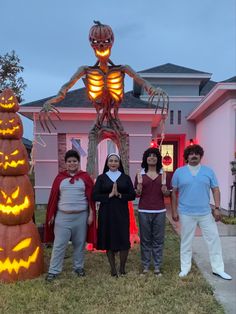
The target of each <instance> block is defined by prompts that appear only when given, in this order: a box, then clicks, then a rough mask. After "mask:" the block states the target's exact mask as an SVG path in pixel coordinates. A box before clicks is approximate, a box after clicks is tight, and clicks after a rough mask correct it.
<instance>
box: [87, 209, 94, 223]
mask: <svg viewBox="0 0 236 314" xmlns="http://www.w3.org/2000/svg"><path fill="white" fill-rule="evenodd" d="M92 222H93V212H92V211H91V210H90V211H89V215H88V220H87V224H88V225H89V226H90V225H91V224H92Z"/></svg>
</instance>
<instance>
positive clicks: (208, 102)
mask: <svg viewBox="0 0 236 314" xmlns="http://www.w3.org/2000/svg"><path fill="white" fill-rule="evenodd" d="M227 94H228V95H229V97H231V98H232V97H233V96H232V95H234V97H233V98H234V99H235V96H236V84H234V82H220V83H217V84H216V85H215V86H214V87H213V88H212V90H211V91H210V92H209V93H208V94H207V95H206V96H205V97H204V98H203V99H202V100H201V102H200V103H199V104H198V106H197V107H196V108H195V109H194V110H193V111H192V112H191V113H190V114H189V115H188V117H187V120H201V119H202V118H203V117H204V115H205V114H209V113H210V112H211V111H214V110H216V109H217V108H218V106H217V105H216V102H217V100H218V99H220V98H222V97H223V96H225V95H227ZM222 104H223V103H222Z"/></svg>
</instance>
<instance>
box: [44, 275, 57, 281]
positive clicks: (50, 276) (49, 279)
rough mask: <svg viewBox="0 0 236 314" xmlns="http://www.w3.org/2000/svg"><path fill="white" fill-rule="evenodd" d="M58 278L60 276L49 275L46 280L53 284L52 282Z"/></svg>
mask: <svg viewBox="0 0 236 314" xmlns="http://www.w3.org/2000/svg"><path fill="white" fill-rule="evenodd" d="M57 277H58V274H51V273H48V274H47V276H46V278H45V280H46V281H48V282H51V281H53V280H55V279H56V278H57Z"/></svg>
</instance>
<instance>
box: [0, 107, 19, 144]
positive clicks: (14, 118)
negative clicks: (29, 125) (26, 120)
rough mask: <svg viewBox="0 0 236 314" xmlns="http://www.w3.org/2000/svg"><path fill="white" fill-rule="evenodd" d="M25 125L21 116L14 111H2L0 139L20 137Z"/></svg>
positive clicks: (0, 116)
mask: <svg viewBox="0 0 236 314" xmlns="http://www.w3.org/2000/svg"><path fill="white" fill-rule="evenodd" d="M22 135H23V126H22V122H21V119H20V117H19V116H18V115H17V114H16V113H12V112H0V139H9V138H10V139H13V138H14V139H20V138H21V137H22Z"/></svg>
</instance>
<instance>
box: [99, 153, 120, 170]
mask: <svg viewBox="0 0 236 314" xmlns="http://www.w3.org/2000/svg"><path fill="white" fill-rule="evenodd" d="M111 156H116V157H117V158H118V159H119V162H120V165H119V168H118V170H119V171H120V172H122V173H124V172H125V171H124V168H123V165H122V161H121V159H120V157H119V156H118V155H117V154H115V153H114V154H109V155H108V156H107V158H106V161H105V165H104V168H103V173H106V172H107V171H109V167H108V165H107V162H108V159H109V158H110V157H111Z"/></svg>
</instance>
